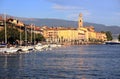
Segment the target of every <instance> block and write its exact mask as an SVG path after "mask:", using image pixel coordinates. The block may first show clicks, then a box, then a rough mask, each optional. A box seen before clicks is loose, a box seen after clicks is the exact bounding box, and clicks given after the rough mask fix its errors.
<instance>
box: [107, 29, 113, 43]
mask: <svg viewBox="0 0 120 79" xmlns="http://www.w3.org/2000/svg"><path fill="white" fill-rule="evenodd" d="M106 36H107V40H108V41H111V40H112V39H113V37H112V33H111V32H110V31H107V32H106Z"/></svg>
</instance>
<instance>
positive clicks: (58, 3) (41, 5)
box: [0, 0, 120, 26]
mask: <svg viewBox="0 0 120 79" xmlns="http://www.w3.org/2000/svg"><path fill="white" fill-rule="evenodd" d="M4 12H5V13H7V14H9V15H12V16H18V17H28V18H57V19H65V20H75V21H76V20H78V15H79V13H82V14H83V18H84V21H85V22H92V23H99V24H105V25H118V26H120V0H1V1H0V13H4Z"/></svg>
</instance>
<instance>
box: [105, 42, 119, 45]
mask: <svg viewBox="0 0 120 79" xmlns="http://www.w3.org/2000/svg"><path fill="white" fill-rule="evenodd" d="M105 44H109V45H120V42H117V41H107V42H105Z"/></svg>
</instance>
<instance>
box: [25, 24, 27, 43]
mask: <svg viewBox="0 0 120 79" xmlns="http://www.w3.org/2000/svg"><path fill="white" fill-rule="evenodd" d="M25 45H27V27H26V26H25Z"/></svg>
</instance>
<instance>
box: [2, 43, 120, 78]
mask: <svg viewBox="0 0 120 79" xmlns="http://www.w3.org/2000/svg"><path fill="white" fill-rule="evenodd" d="M0 79H120V46H119V45H118V46H116V45H83V46H82V45H81V46H69V47H61V48H57V49H54V50H50V51H43V52H31V53H28V54H21V55H14V56H0Z"/></svg>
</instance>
